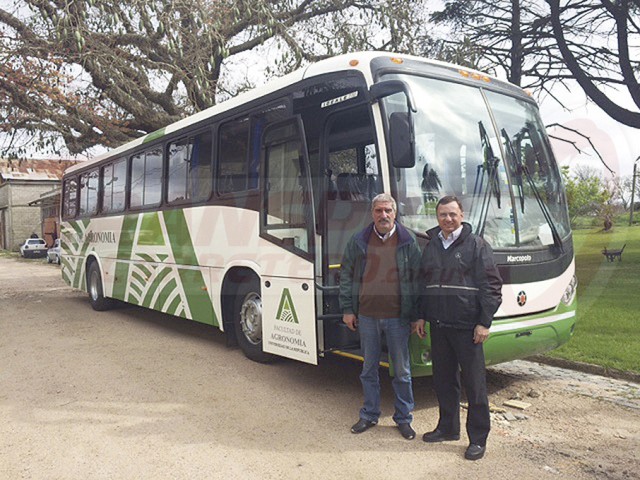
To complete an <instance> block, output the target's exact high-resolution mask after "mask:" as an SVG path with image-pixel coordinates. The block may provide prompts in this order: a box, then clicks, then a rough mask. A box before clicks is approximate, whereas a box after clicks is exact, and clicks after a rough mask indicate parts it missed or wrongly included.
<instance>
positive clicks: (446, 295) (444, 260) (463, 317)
mask: <svg viewBox="0 0 640 480" xmlns="http://www.w3.org/2000/svg"><path fill="white" fill-rule="evenodd" d="M439 232H440V227H435V228H432V229H430V230H428V231H427V236H428V237H429V243H428V244H427V246H426V247H425V248H424V251H423V252H422V261H421V268H420V278H421V281H420V286H421V292H420V296H421V301H420V313H421V318H424V319H425V320H427V321H429V322H431V323H432V324H436V325H441V326H447V327H453V328H461V329H462V328H464V329H473V328H475V326H476V325H478V324H481V325H484V326H485V327H487V328H488V327H490V326H491V321H492V320H493V315H494V314H495V313H496V311H497V310H498V307H499V306H500V304H501V303H502V292H501V289H502V278H500V273H499V272H498V268H497V267H496V265H495V262H494V260H493V251H492V250H491V247H490V246H489V244H488V243H487V242H485V241H484V240H483V239H482V238H481V237H479V236H477V235H474V234H473V233H471V225H469V224H468V223H466V222H463V223H462V232H461V233H460V236H459V237H458V238H457V239H456V241H455V242H454V243H453V244H452V245H451V246H450V247H449V248H448V249H446V250H445V248H444V247H443V246H442V240H441V239H440V237H439V236H438V233H439Z"/></svg>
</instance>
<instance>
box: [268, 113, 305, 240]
mask: <svg viewBox="0 0 640 480" xmlns="http://www.w3.org/2000/svg"><path fill="white" fill-rule="evenodd" d="M296 134H297V130H296V129H295V124H292V123H288V124H286V125H284V126H282V127H278V128H275V129H273V130H271V131H270V132H268V133H267V135H266V136H265V143H266V144H267V146H266V152H265V170H266V171H265V190H266V191H265V195H266V211H265V215H264V219H265V220H264V227H265V230H266V233H267V234H268V235H270V236H272V237H275V238H278V239H280V240H281V241H282V244H283V245H284V246H287V247H293V248H295V249H299V250H302V251H304V252H309V251H310V245H309V228H310V225H309V222H307V218H306V214H307V213H308V212H309V211H310V210H309V208H308V207H309V205H308V198H307V195H308V192H306V191H305V190H306V187H305V185H306V182H307V178H306V177H307V174H305V172H304V169H303V168H304V167H303V158H304V157H303V155H304V152H303V149H302V146H301V142H300V138H299V137H298V136H296Z"/></svg>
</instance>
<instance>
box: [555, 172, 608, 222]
mask: <svg viewBox="0 0 640 480" xmlns="http://www.w3.org/2000/svg"><path fill="white" fill-rule="evenodd" d="M562 177H563V180H564V185H565V190H566V193H567V203H568V205H569V218H570V220H571V225H574V224H575V223H576V221H577V219H578V217H579V216H591V217H594V216H599V215H604V214H607V213H609V212H608V210H607V208H606V207H607V203H608V202H609V200H610V199H611V194H610V193H609V192H608V191H607V189H606V187H605V185H604V184H603V182H602V180H601V179H600V177H598V176H597V175H595V174H588V175H585V176H581V177H573V176H571V175H569V167H566V166H564V167H562Z"/></svg>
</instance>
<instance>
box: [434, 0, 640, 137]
mask: <svg viewBox="0 0 640 480" xmlns="http://www.w3.org/2000/svg"><path fill="white" fill-rule="evenodd" d="M432 18H433V20H434V21H435V22H436V23H442V24H445V25H447V26H449V27H451V28H453V31H454V35H452V36H450V37H449V38H453V40H446V41H445V42H446V43H448V44H449V45H451V46H452V45H456V46H458V47H464V46H465V45H466V46H468V47H469V46H473V50H472V52H473V57H472V58H474V60H475V65H472V66H477V67H478V68H480V69H484V70H487V71H489V72H492V73H496V72H503V73H504V74H505V75H506V77H507V79H508V80H509V81H510V82H512V83H515V84H516V85H520V86H522V87H525V88H531V89H534V90H537V91H539V92H545V93H546V94H548V95H550V96H551V97H553V98H555V99H556V100H557V101H558V102H559V103H562V101H561V99H560V98H559V97H558V96H557V95H556V92H555V90H554V87H556V86H557V85H558V84H562V85H565V86H566V88H569V86H568V85H569V84H568V83H567V82H568V81H569V80H575V81H577V82H578V84H579V85H580V87H581V88H582V89H583V90H584V92H585V94H586V95H587V96H588V97H589V98H590V99H591V100H593V101H594V102H595V103H596V104H597V105H598V106H599V107H600V108H602V109H603V110H604V111H605V112H606V113H607V114H608V115H609V116H611V117H612V118H614V119H615V120H617V121H619V122H621V123H623V124H625V125H628V126H631V127H636V128H638V127H640V113H638V112H637V111H633V110H630V109H628V108H626V107H624V106H622V105H619V104H616V103H615V102H614V101H613V100H612V95H607V93H605V92H604V91H603V89H602V86H609V87H624V88H625V89H626V90H627V91H628V93H629V97H630V98H631V103H633V104H635V106H636V107H637V108H640V88H639V86H638V81H637V78H636V74H637V72H638V71H640V56H639V55H637V52H635V55H634V54H633V52H634V51H633V50H632V48H637V47H630V45H637V44H638V40H640V4H639V3H638V2H637V1H634V0H618V1H615V2H614V1H609V0H568V1H565V2H563V5H562V6H561V5H560V2H559V0H545V1H540V0H538V1H536V0H468V1H461V2H457V1H456V2H453V1H451V2H446V3H445V5H444V8H443V9H442V10H441V11H439V12H436V13H435V14H434V15H433V16H432ZM612 39H615V41H614V42H612ZM636 110H637V109H636Z"/></svg>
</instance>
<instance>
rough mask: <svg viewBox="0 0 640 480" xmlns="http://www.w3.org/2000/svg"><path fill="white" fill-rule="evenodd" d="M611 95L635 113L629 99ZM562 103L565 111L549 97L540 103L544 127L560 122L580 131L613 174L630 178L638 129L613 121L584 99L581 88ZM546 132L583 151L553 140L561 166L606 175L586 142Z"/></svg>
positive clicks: (638, 147)
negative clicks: (566, 140)
mask: <svg viewBox="0 0 640 480" xmlns="http://www.w3.org/2000/svg"><path fill="white" fill-rule="evenodd" d="M610 94H611V95H612V97H613V98H615V99H616V101H617V102H618V104H620V105H622V106H625V107H626V108H628V109H630V110H634V107H633V102H632V101H631V100H630V99H627V98H626V97H625V96H624V95H622V94H617V92H611V93H610ZM563 102H564V104H565V106H566V107H567V109H563V108H562V107H561V106H559V105H558V104H557V102H555V101H553V100H552V99H550V98H549V99H543V100H542V101H540V114H541V116H542V121H543V122H544V124H545V125H549V124H552V123H560V124H562V125H564V126H565V127H567V128H571V129H574V130H579V131H580V132H581V133H582V134H583V135H586V136H588V137H589V138H590V139H591V142H592V143H593V144H594V146H595V148H596V149H597V150H598V152H599V153H600V155H601V156H602V158H603V159H604V161H605V162H606V163H607V165H608V166H609V168H611V169H612V170H613V171H614V172H615V173H616V175H618V176H620V177H626V176H631V175H632V173H633V163H634V161H635V160H636V159H637V158H638V157H639V156H640V132H639V131H638V129H635V128H631V127H626V126H624V125H622V124H621V123H619V122H617V121H615V120H613V119H612V118H611V117H609V116H608V115H607V114H605V113H604V112H603V111H602V110H601V109H600V108H599V107H598V106H596V105H595V104H594V103H593V102H591V101H589V100H587V99H586V96H585V95H584V93H583V92H582V90H581V89H580V87H577V86H576V87H575V88H573V89H572V91H571V93H567V94H566V95H563ZM635 110H637V108H635ZM547 131H548V133H549V134H550V135H554V136H559V137H563V138H567V139H569V140H571V141H575V142H577V146H578V147H579V148H580V149H581V150H583V151H584V153H583V154H581V153H579V152H578V151H577V150H576V149H575V148H574V147H573V146H572V145H571V144H569V143H566V142H562V141H558V140H553V139H552V140H551V144H552V146H553V151H554V154H555V156H556V159H557V160H558V163H559V164H560V165H568V166H569V167H570V169H571V168H574V167H577V166H578V165H586V166H589V167H593V168H596V169H598V170H601V171H602V173H603V175H605V176H608V175H609V172H608V171H607V169H606V168H605V167H604V166H603V165H602V162H601V161H600V159H599V158H598V155H597V154H596V153H595V152H594V151H593V148H592V147H591V145H589V142H588V140H586V139H584V138H581V137H580V136H578V135H575V134H573V133H571V132H569V131H566V130H565V131H563V129H558V128H549V129H548V130H547Z"/></svg>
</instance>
